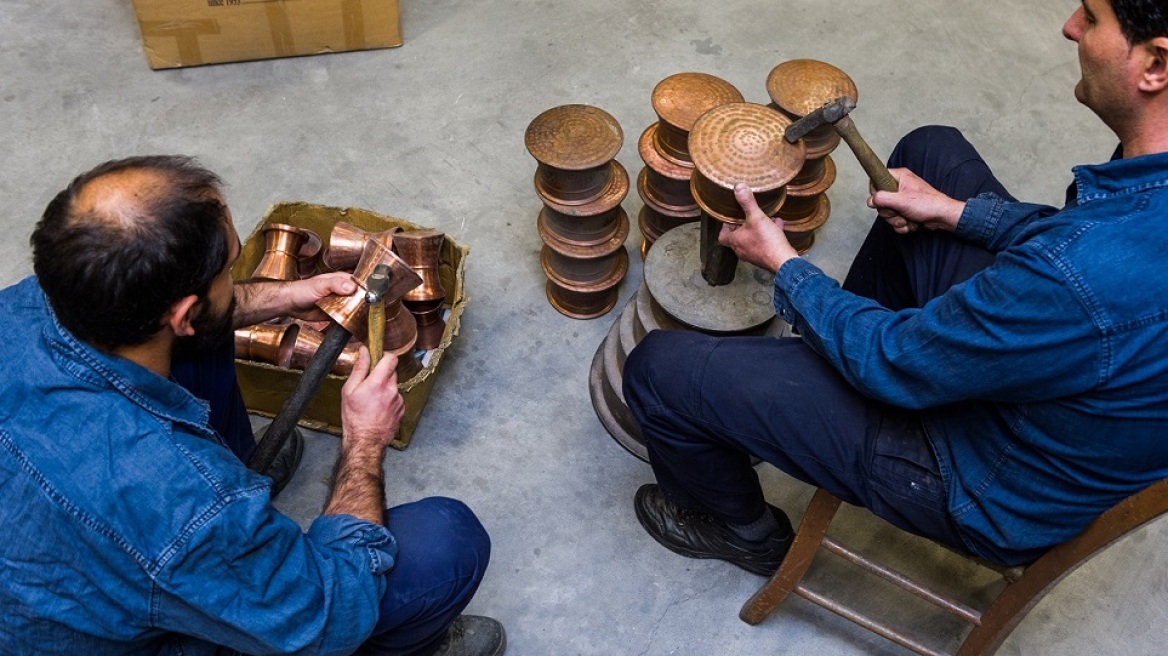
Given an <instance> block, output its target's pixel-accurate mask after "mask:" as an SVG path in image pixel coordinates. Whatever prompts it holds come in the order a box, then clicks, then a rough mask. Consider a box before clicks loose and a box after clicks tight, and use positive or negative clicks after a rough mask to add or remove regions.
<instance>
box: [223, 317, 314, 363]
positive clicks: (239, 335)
mask: <svg viewBox="0 0 1168 656" xmlns="http://www.w3.org/2000/svg"><path fill="white" fill-rule="evenodd" d="M299 334H300V326H299V325H297V324H294V323H286V324H270V323H261V324H256V325H254V326H246V327H244V328H237V329H236V330H235V357H237V358H240V359H243V360H254V361H256V362H267V363H268V364H274V365H276V366H277V367H287V366H288V365H289V364H290V363H291V362H292V351H293V347H294V344H295V343H296V337H297V335H299Z"/></svg>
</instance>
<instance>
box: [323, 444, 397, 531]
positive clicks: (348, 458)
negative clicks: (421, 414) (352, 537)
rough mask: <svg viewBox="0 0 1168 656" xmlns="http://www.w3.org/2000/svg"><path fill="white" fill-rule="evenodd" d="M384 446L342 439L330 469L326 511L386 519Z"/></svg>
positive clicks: (360, 517) (328, 513) (371, 519)
mask: <svg viewBox="0 0 1168 656" xmlns="http://www.w3.org/2000/svg"><path fill="white" fill-rule="evenodd" d="M384 461H385V447H379V446H375V445H369V444H363V445H358V446H346V445H345V444H344V443H343V442H342V445H341V453H340V455H339V456H338V457H337V466H336V470H335V471H334V472H333V489H332V493H331V494H330V496H329V501H328V504H326V505H325V508H324V514H326V515H352V516H354V517H357V518H359V519H364V520H367V521H370V522H373V523H375V524H384V523H385V476H384V474H383V473H382V469H381V466H382V463H383V462H384Z"/></svg>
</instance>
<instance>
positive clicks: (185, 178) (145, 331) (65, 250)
mask: <svg viewBox="0 0 1168 656" xmlns="http://www.w3.org/2000/svg"><path fill="white" fill-rule="evenodd" d="M130 171H145V172H153V173H156V174H158V178H159V179H160V180H161V184H157V185H148V186H149V188H147V189H143V190H141V192H140V193H137V194H135V195H136V198H135V199H134V200H133V201H130V202H122V203H120V204H119V205H118V206H117V207H105V206H102V204H101V203H97V204H94V203H86V204H85V205H86V206H85V207H78V200H79V197H80V196H81V194H82V193H83V192H84V190H85V188H86V187H87V186H88V185H89V184H91V183H93V182H94V181H96V180H98V179H99V178H102V177H104V176H108V175H114V174H118V173H123V172H130ZM221 186H222V183H221V181H220V179H219V177H218V176H216V175H215V174H214V173H212V172H210V171H208V170H206V169H204V168H203V167H202V166H199V165H198V163H196V162H195V160H194V159H192V158H190V157H182V156H172V155H155V156H146V157H131V158H127V159H121V160H114V161H110V162H106V163H104V164H100V165H98V166H97V167H95V168H94V169H92V170H90V171H88V172H86V173H83V174H81V175H79V176H77V177H76V178H75V179H74V180H73V181H72V182H71V183H70V184H69V186H68V187H67V188H65V189H64V190H63V191H61V192H60V193H59V194H57V196H56V197H55V198H53V200H52V201H51V202H50V203H49V205H48V207H46V208H45V212H44V215H43V216H42V217H41V220H40V221H39V222H38V223H37V225H36V228H35V229H34V230H33V233H32V237H31V238H30V239H29V241H30V243H31V244H32V252H33V270H34V271H35V272H36V275H37V278H38V280H39V282H40V285H41V288H42V289H43V290H44V292H45V295H46V296H47V297H48V299H49V304H50V305H51V306H52V308H53V311H54V312H55V313H56V315H57V318H58V320H59V321H60V322H61V324H62V325H63V326H64V327H65V328H67V329H68V330H69V331H70V332H72V333H73V334H74V335H76V336H77V337H78V338H79V339H81V340H83V341H86V342H89V343H91V344H94V345H97V346H101V347H106V348H116V347H120V346H133V345H137V344H141V343H143V342H145V341H146V340H147V339H149V338H150V336H152V335H154V334H155V333H157V332H158V330H159V329H160V328H161V327H162V319H163V317H164V315H165V314H166V312H167V311H168V310H169V309H170V307H171V306H172V305H173V304H174V303H175V302H176V301H178V300H179V299H181V298H183V297H185V296H188V295H191V294H194V295H196V296H198V297H199V298H200V299H202V298H203V297H204V296H205V295H206V293H207V291H208V290H209V288H210V285H211V282H212V280H214V278H215V276H217V275H218V274H219V273H220V272H221V271H222V270H223V268H224V267H225V266H226V264H227V258H228V253H229V248H230V247H229V245H228V243H227V221H228V220H229V219H228V214H227V208H226V206H225V205H224V204H223V201H222V194H221V191H220V190H221Z"/></svg>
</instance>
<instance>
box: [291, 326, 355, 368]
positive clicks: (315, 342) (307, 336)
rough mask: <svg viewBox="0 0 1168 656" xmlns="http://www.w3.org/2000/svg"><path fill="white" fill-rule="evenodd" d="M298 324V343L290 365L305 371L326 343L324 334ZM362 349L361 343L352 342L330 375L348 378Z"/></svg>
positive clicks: (338, 358)
mask: <svg viewBox="0 0 1168 656" xmlns="http://www.w3.org/2000/svg"><path fill="white" fill-rule="evenodd" d="M298 323H299V325H300V331H299V332H298V333H297V335H296V341H295V343H294V344H293V347H292V359H291V361H290V363H289V364H288V367H289V368H291V369H304V367H306V366H307V365H308V361H309V360H311V359H312V356H313V354H315V353H316V349H318V348H320V344H321V342H322V341H324V333H322V332H320V331H319V330H316V329H314V328H311V327H309V325H308V324H307V323H305V322H298ZM360 349H361V344H360V343H359V342H352V343H350V344H348V345H347V346H345V348H344V350H343V351H341V355H340V356H339V357H337V361H336V362H335V363H333V366H332V368H331V369H330V370H329V373H331V374H333V375H335V376H348V375H349V374H350V373H352V371H353V364H354V363H355V362H356V361H357V354H358V353H359V352H360Z"/></svg>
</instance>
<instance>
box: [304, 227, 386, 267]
mask: <svg viewBox="0 0 1168 656" xmlns="http://www.w3.org/2000/svg"><path fill="white" fill-rule="evenodd" d="M397 232H401V228H390V229H389V230H385V231H382V232H368V231H366V230H362V229H361V228H358V227H357V226H355V225H353V224H352V223H346V222H344V221H338V222H337V223H336V225H334V226H333V231H332V233H331V234H330V235H329V245H328V248H327V249H325V251H324V255H323V256H321V261H322V262H324V265H325V266H326V267H328V268H329V269H331V270H333V271H352V270H353V269H354V268H356V266H357V263H358V262H359V261H360V260H361V254H362V253H363V252H364V249H365V242H367V241H369V240H370V239H378V240H380V241H382V242H385V243H387V244H389V243H392V242H393V235H394V233H397Z"/></svg>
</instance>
